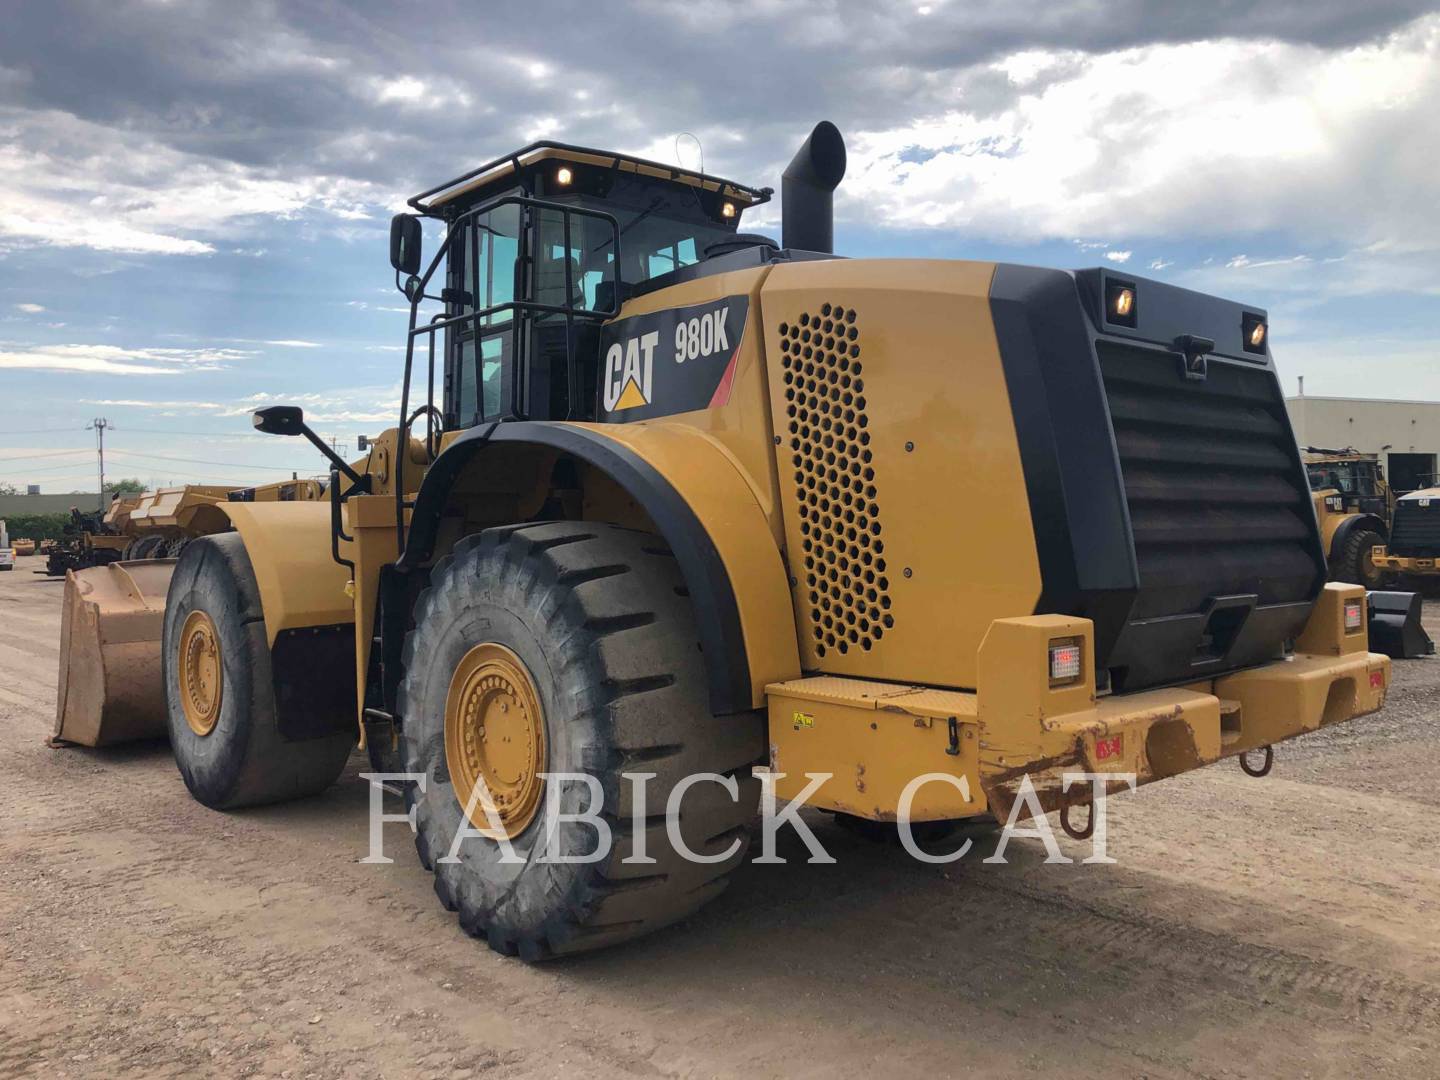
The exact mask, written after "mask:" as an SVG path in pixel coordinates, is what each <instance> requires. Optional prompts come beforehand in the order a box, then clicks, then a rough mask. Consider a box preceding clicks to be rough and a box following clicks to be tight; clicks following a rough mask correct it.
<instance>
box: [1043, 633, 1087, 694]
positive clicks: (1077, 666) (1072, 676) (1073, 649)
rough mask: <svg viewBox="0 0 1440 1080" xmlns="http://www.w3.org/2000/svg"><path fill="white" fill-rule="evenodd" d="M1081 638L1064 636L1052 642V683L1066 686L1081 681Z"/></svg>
mask: <svg viewBox="0 0 1440 1080" xmlns="http://www.w3.org/2000/svg"><path fill="white" fill-rule="evenodd" d="M1080 644H1081V642H1080V639H1079V638H1062V639H1060V640H1058V641H1052V642H1050V685H1051V686H1065V685H1067V684H1069V683H1074V682H1079V681H1080V677H1081V660H1082V657H1081V651H1082V650H1081V647H1080Z"/></svg>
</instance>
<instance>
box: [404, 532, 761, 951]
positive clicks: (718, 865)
mask: <svg viewBox="0 0 1440 1080" xmlns="http://www.w3.org/2000/svg"><path fill="white" fill-rule="evenodd" d="M484 642H496V643H499V644H502V645H505V646H506V647H508V648H509V649H511V650H513V652H514V653H515V654H516V655H517V656H518V657H519V658H520V659H521V660H522V661H523V663H524V664H525V666H526V667H527V669H528V671H529V673H530V675H531V677H532V679H533V681H534V683H535V687H536V690H537V691H538V696H539V700H540V703H541V708H542V711H543V713H544V723H545V732H546V743H547V747H548V762H547V766H546V771H548V772H550V773H559V772H572V773H578V772H587V773H590V774H591V775H593V776H595V777H596V778H597V779H598V780H599V782H600V786H601V788H602V790H603V792H604V800H605V801H604V809H603V812H602V816H603V817H604V819H605V820H606V821H607V822H608V823H609V825H610V827H611V830H612V834H613V837H614V846H613V848H612V849H611V851H610V854H609V856H608V857H607V858H606V859H605V860H604V861H601V862H593V863H556V862H541V861H539V855H540V853H541V851H542V850H543V847H542V843H541V841H542V838H543V837H544V835H545V831H546V829H547V828H548V827H549V822H548V818H549V815H550V806H549V802H550V799H549V796H550V794H551V793H550V791H548V790H547V791H545V793H544V795H545V798H543V799H542V801H541V804H540V809H539V811H538V812H537V813H536V816H535V818H534V820H533V821H532V822H531V823H530V824H529V825H528V826H527V827H526V828H525V829H524V831H522V832H520V833H519V834H518V835H517V836H516V837H514V839H513V840H512V843H513V845H514V850H515V852H516V854H517V855H520V856H521V857H523V858H524V860H525V862H524V865H518V866H517V865H514V864H509V865H507V864H505V863H502V862H500V857H501V848H500V845H499V844H498V843H497V842H496V841H493V840H488V839H484V838H480V837H468V838H466V839H465V840H463V841H462V845H461V848H460V851H459V861H458V862H454V863H443V862H439V861H438V860H439V859H440V858H441V857H442V856H445V855H446V854H447V853H448V852H449V850H450V848H451V844H452V842H453V839H454V837H455V836H456V833H457V830H458V829H460V827H461V825H462V822H463V821H464V808H463V805H462V803H461V801H460V799H459V798H458V797H457V792H456V790H455V786H454V785H453V784H452V783H451V779H450V775H449V770H448V768H447V765H446V758H445V731H444V727H445V721H444V713H445V700H446V695H447V692H448V689H449V685H450V681H451V678H452V675H453V673H454V672H455V670H456V667H457V665H458V664H459V663H460V660H461V658H462V657H464V656H465V654H466V653H467V652H468V651H469V650H470V649H471V648H473V647H474V646H476V645H478V644H481V643H484ZM400 713H401V716H402V717H403V737H402V745H403V748H404V750H405V756H406V761H407V766H408V768H409V771H411V772H413V773H418V774H423V775H424V777H425V786H424V789H423V790H421V789H420V788H419V787H418V786H416V785H411V787H410V788H409V791H408V795H407V798H408V799H409V800H410V802H411V803H412V805H413V807H414V810H415V812H416V826H417V834H416V841H415V843H416V848H417V850H418V851H419V854H420V860H421V862H422V863H423V864H424V865H425V866H426V867H427V868H429V869H433V870H434V872H435V891H436V894H437V895H438V896H439V897H440V899H441V901H442V902H443V903H444V904H445V906H446V907H447V908H449V909H450V910H452V911H457V912H458V914H459V920H460V925H461V926H462V927H463V928H464V929H465V931H466V932H467V933H469V934H471V935H473V936H476V937H480V936H483V937H484V938H485V939H486V941H487V942H488V943H489V945H490V947H491V948H492V949H494V950H495V951H497V952H500V953H503V954H506V955H516V954H518V955H519V956H520V957H521V958H522V959H525V960H527V961H535V960H541V959H544V958H546V957H548V956H552V955H558V954H563V953H573V952H581V951H584V950H587V949H593V948H598V947H601V946H604V945H610V944H614V943H616V942H620V941H625V940H628V939H631V938H635V937H639V936H640V935H642V934H646V933H649V932H650V931H652V930H655V929H658V928H659V927H662V926H665V925H666V924H668V923H673V922H675V921H676V920H677V919H680V918H683V917H684V916H686V915H688V914H690V913H691V912H693V911H695V910H696V909H697V908H699V907H700V906H701V905H702V904H704V903H705V902H706V901H708V900H710V899H711V898H713V897H714V896H716V895H718V894H719V893H720V892H721V891H722V890H723V889H724V888H725V886H726V884H727V882H728V879H729V877H730V874H731V872H732V871H733V870H734V869H735V868H736V867H737V866H738V865H739V864H740V863H741V862H742V861H743V860H744V858H745V854H746V850H747V848H748V840H749V828H750V823H751V821H752V820H753V818H754V816H755V812H756V807H757V803H758V799H759V791H760V787H759V782H758V781H757V780H756V779H755V777H754V776H753V775H752V772H751V766H752V765H753V764H755V763H757V762H758V761H760V760H761V758H762V757H763V755H764V752H765V736H764V722H763V718H762V716H761V714H760V713H758V712H755V713H745V714H742V715H736V716H725V717H716V716H713V715H711V713H710V709H709V696H708V689H707V682H706V676H705V665H704V661H703V658H702V656H701V653H700V647H699V640H698V634H697V631H696V627H695V620H694V616H693V614H692V611H691V605H690V601H689V599H688V593H687V592H686V590H685V587H684V584H683V580H682V578H681V576H680V573H679V570H678V568H677V566H676V562H675V559H674V556H673V555H672V554H671V553H670V551H669V550H668V549H667V548H666V547H665V545H664V543H663V542H662V541H661V540H659V539H657V538H656V537H654V536H652V535H650V534H648V533H641V532H634V531H630V530H625V529H620V528H617V527H614V526H609V525H601V524H595V523H590V522H548V523H540V524H531V525H522V526H518V527H509V528H504V529H490V530H487V531H486V532H483V533H481V534H479V535H477V536H472V537H468V538H466V539H465V540H462V541H461V542H460V543H459V544H458V545H457V546H456V548H455V550H454V552H453V553H452V554H451V555H449V556H448V557H446V558H444V559H442V560H441V561H440V563H439V564H438V565H437V566H436V567H435V569H434V571H433V573H432V575H431V580H430V585H429V588H428V589H427V590H426V591H425V592H424V593H423V594H422V596H421V598H420V601H419V604H418V611H417V617H416V627H415V629H414V631H413V632H412V633H411V634H410V636H409V638H408V639H407V641H406V645H405V678H404V681H403V683H402V686H401V692H400ZM625 772H636V773H641V772H643V773H654V774H655V776H654V778H653V779H651V780H649V781H648V784H647V789H646V796H647V805H646V813H647V820H648V821H650V822H652V823H653V824H649V825H647V826H646V827H645V828H644V842H645V848H646V855H647V856H648V857H650V858H653V859H654V860H655V862H654V863H651V864H632V865H626V864H625V863H624V862H623V860H624V859H625V858H626V857H628V856H629V855H631V854H632V853H633V851H634V840H635V838H634V833H633V829H632V823H631V815H632V805H633V804H632V796H633V789H632V787H631V785H630V784H629V783H628V782H622V777H621V774H622V773H625ZM701 772H709V773H718V774H721V775H723V776H727V777H733V778H734V780H735V782H736V784H737V787H738V792H739V798H738V800H735V799H732V797H731V795H730V793H729V792H728V791H727V790H726V789H725V788H724V787H722V786H721V785H720V784H717V783H714V782H701V783H698V784H696V785H695V786H693V787H691V788H690V789H689V790H688V791H687V792H686V793H685V795H684V801H683V804H682V813H681V815H680V829H679V831H680V833H681V838H682V840H683V841H684V843H685V845H686V846H688V847H689V848H690V849H691V850H692V851H695V852H697V853H701V854H706V855H719V854H720V853H722V852H726V851H727V850H728V849H729V848H730V847H731V845H732V844H733V845H734V851H733V853H732V854H730V856H729V857H728V858H726V859H724V861H720V862H715V863H708V864H697V863H694V862H691V861H689V860H687V859H685V858H684V857H683V856H682V854H681V853H680V852H679V851H678V850H677V849H676V848H675V847H674V846H673V845H672V843H671V841H670V839H669V837H668V836H667V834H666V829H665V824H664V809H665V805H666V800H667V799H668V797H669V794H670V792H671V790H672V789H673V788H674V786H675V785H676V784H677V783H678V782H679V781H680V780H681V779H682V778H684V777H686V776H688V775H690V774H692V773H701ZM553 782H555V781H546V783H547V784H549V783H553ZM565 783H566V786H565V789H564V790H563V792H562V793H561V795H560V799H561V805H562V809H563V810H564V811H565V812H568V813H575V812H579V811H580V810H581V809H584V808H586V807H588V806H589V798H588V791H587V789H586V787H585V785H584V784H583V783H582V782H581V781H578V780H571V781H566V782H565ZM468 794H469V793H468V792H467V793H465V795H466V796H468ZM595 836H596V831H595V830H594V829H593V828H592V827H590V826H586V825H581V824H577V823H573V822H569V823H564V824H563V825H561V826H560V829H559V833H558V850H559V851H560V852H562V853H573V854H585V853H588V852H591V851H593V850H594V849H595ZM736 841H738V843H736Z"/></svg>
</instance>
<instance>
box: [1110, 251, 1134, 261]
mask: <svg viewBox="0 0 1440 1080" xmlns="http://www.w3.org/2000/svg"><path fill="white" fill-rule="evenodd" d="M1130 255H1131V252H1129V251H1107V252H1105V258H1107V259H1109V260H1110V261H1111V262H1113V263H1127V262H1129V261H1130Z"/></svg>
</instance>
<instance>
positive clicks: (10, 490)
mask: <svg viewBox="0 0 1440 1080" xmlns="http://www.w3.org/2000/svg"><path fill="white" fill-rule="evenodd" d="M19 494H20V489H19V488H17V487H16V486H15V485H14V484H4V483H0V495H19Z"/></svg>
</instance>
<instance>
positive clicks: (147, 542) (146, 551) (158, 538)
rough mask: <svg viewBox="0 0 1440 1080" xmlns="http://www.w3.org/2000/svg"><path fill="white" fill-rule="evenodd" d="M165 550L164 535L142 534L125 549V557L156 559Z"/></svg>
mask: <svg viewBox="0 0 1440 1080" xmlns="http://www.w3.org/2000/svg"><path fill="white" fill-rule="evenodd" d="M164 550H165V537H164V536H162V535H161V534H159V533H152V534H150V535H149V536H142V537H140V538H139V539H138V540H136V541H135V542H134V543H132V544H130V545H129V547H127V548H126V549H125V557H126V558H127V559H158V558H160V556H161V554H162V553H163V552H164Z"/></svg>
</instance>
